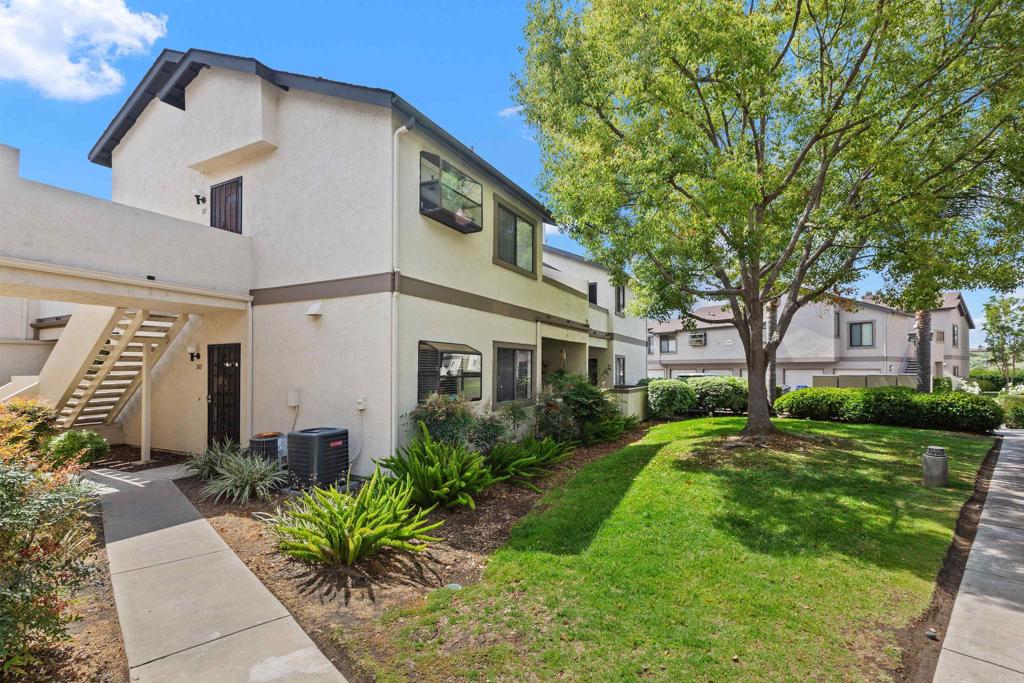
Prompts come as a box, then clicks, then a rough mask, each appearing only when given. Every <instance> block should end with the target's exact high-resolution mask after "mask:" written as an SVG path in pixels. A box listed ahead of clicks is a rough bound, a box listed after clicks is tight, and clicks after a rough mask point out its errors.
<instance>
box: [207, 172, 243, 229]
mask: <svg viewBox="0 0 1024 683" xmlns="http://www.w3.org/2000/svg"><path fill="white" fill-rule="evenodd" d="M210 226H212V227H214V228H219V229H221V230H227V231H228V232H234V233H238V234H239V235H240V234H242V179H241V178H235V179H234V180H229V181H227V182H224V183H220V184H219V185H214V186H213V187H211V188H210Z"/></svg>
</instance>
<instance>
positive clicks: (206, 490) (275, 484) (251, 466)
mask: <svg viewBox="0 0 1024 683" xmlns="http://www.w3.org/2000/svg"><path fill="white" fill-rule="evenodd" d="M285 481H286V477H285V473H284V472H283V471H281V468H280V467H278V465H277V462H275V461H272V460H266V459H264V458H260V457H257V456H255V455H247V454H245V453H232V454H229V455H227V456H225V457H224V458H223V459H222V460H221V461H220V463H219V464H218V465H217V466H216V467H215V470H214V475H213V477H212V478H211V479H210V483H208V484H207V485H206V486H205V487H203V493H202V496H203V497H204V498H213V500H214V501H215V502H216V501H219V500H221V499H222V498H226V499H228V500H230V501H231V502H232V503H238V504H239V505H245V504H246V503H248V502H249V499H250V498H257V499H259V500H270V496H271V494H273V492H274V490H275V489H277V488H279V487H280V486H281V485H282V484H283V483H284V482H285Z"/></svg>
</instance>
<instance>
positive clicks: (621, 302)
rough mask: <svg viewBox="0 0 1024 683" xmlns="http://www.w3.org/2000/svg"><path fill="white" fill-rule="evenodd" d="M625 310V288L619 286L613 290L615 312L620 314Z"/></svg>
mask: <svg viewBox="0 0 1024 683" xmlns="http://www.w3.org/2000/svg"><path fill="white" fill-rule="evenodd" d="M625 310H626V288H625V287H624V286H623V285H619V286H617V287H616V288H615V312H616V313H622V312H623V311H625Z"/></svg>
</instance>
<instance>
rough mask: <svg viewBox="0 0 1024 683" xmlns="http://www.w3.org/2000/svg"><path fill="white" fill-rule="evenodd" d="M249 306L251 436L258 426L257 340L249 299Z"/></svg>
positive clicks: (250, 300)
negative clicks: (255, 348)
mask: <svg viewBox="0 0 1024 683" xmlns="http://www.w3.org/2000/svg"><path fill="white" fill-rule="evenodd" d="M248 306H249V311H248V313H249V315H248V322H249V344H248V346H249V352H248V353H247V354H246V355H247V356H249V360H248V361H247V362H248V365H249V434H255V433H256V425H255V424H254V423H253V418H254V417H255V415H256V408H255V406H254V403H253V401H254V399H255V396H256V389H255V387H254V386H253V377H255V371H254V370H253V367H252V364H253V358H255V357H256V354H255V350H254V349H253V345H254V344H255V343H256V338H255V337H254V336H253V322H252V299H249V304H248Z"/></svg>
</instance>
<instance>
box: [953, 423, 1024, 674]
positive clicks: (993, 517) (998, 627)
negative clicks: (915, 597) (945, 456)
mask: <svg viewBox="0 0 1024 683" xmlns="http://www.w3.org/2000/svg"><path fill="white" fill-rule="evenodd" d="M1001 434H1002V435H1003V437H1004V438H1003V446H1002V451H1001V452H1000V454H999V462H998V464H997V465H996V469H995V472H994V474H993V476H992V484H991V486H990V487H989V491H988V497H987V498H986V499H985V507H984V509H983V510H982V513H981V522H980V524H979V525H978V533H977V536H975V538H974V545H973V546H972V547H971V554H970V555H969V556H968V558H967V565H966V567H965V569H964V576H963V579H962V581H961V582H960V591H959V593H957V596H956V602H954V603H953V612H952V614H951V615H950V620H949V628H948V629H947V630H946V637H945V639H944V640H943V643H942V653H941V654H940V656H939V663H938V666H937V667H936V669H935V678H934V680H935V681H936V682H940V683H953V682H954V681H957V682H964V681H971V682H972V683H973V682H976V683H988V682H991V683H1024V431H1021V430H1007V431H1005V432H1001Z"/></svg>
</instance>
